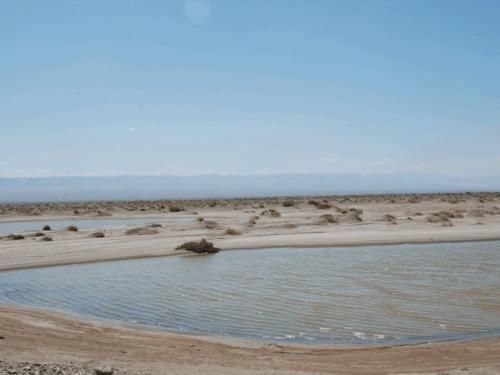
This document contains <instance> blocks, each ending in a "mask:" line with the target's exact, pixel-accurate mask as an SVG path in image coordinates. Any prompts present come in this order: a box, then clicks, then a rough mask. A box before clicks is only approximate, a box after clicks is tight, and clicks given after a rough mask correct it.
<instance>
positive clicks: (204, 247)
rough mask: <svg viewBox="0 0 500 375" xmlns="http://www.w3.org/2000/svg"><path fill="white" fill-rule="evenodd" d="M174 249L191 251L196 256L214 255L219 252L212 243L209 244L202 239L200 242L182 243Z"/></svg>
mask: <svg viewBox="0 0 500 375" xmlns="http://www.w3.org/2000/svg"><path fill="white" fill-rule="evenodd" d="M175 249H176V250H187V251H192V252H195V253H198V254H201V253H208V254H214V253H217V252H218V251H219V250H220V249H218V248H216V247H214V245H213V243H212V242H209V241H207V240H206V239H204V238H202V239H201V240H200V241H189V242H184V243H183V244H181V245H179V246H177V247H176V248H175Z"/></svg>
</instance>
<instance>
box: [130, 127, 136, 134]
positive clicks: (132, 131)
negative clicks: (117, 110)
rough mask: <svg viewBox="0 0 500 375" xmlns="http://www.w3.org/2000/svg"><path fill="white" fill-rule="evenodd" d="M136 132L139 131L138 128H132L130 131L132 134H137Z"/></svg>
mask: <svg viewBox="0 0 500 375" xmlns="http://www.w3.org/2000/svg"><path fill="white" fill-rule="evenodd" d="M136 130H137V129H136V128H130V129H129V131H130V132H131V133H135V131H136Z"/></svg>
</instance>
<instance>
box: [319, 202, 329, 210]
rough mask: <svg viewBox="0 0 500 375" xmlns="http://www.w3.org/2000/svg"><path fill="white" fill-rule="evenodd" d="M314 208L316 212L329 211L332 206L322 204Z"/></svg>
mask: <svg viewBox="0 0 500 375" xmlns="http://www.w3.org/2000/svg"><path fill="white" fill-rule="evenodd" d="M316 208H317V209H318V210H329V209H330V208H332V205H331V204H330V203H326V202H322V203H319V204H317V205H316Z"/></svg>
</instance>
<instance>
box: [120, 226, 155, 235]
mask: <svg viewBox="0 0 500 375" xmlns="http://www.w3.org/2000/svg"><path fill="white" fill-rule="evenodd" d="M125 234H126V235H129V236H131V235H132V236H133V235H145V234H158V231H157V230H156V229H153V228H144V227H140V228H131V229H127V230H126V231H125Z"/></svg>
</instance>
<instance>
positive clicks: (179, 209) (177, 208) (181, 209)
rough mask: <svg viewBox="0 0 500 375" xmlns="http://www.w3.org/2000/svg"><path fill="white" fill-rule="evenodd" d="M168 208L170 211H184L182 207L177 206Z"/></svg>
mask: <svg viewBox="0 0 500 375" xmlns="http://www.w3.org/2000/svg"><path fill="white" fill-rule="evenodd" d="M168 210H169V211H170V212H181V211H184V209H183V208H180V207H177V206H170V208H169V209H168Z"/></svg>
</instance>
